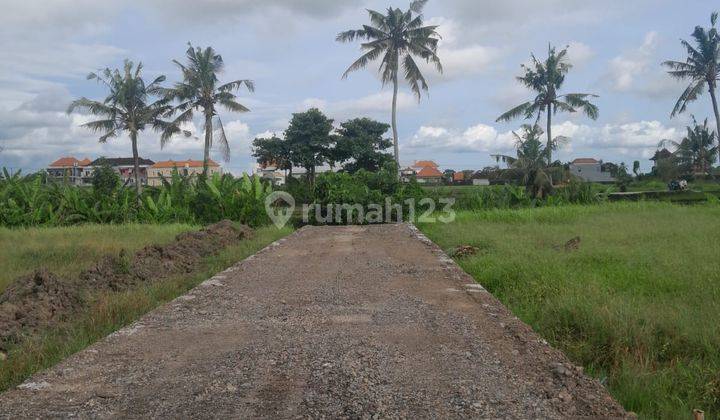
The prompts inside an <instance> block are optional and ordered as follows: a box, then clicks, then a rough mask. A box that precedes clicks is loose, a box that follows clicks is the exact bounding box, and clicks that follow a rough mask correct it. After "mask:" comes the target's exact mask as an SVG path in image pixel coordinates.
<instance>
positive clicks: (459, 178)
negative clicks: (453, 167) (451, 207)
mask: <svg viewBox="0 0 720 420" xmlns="http://www.w3.org/2000/svg"><path fill="white" fill-rule="evenodd" d="M452 178H453V183H456V184H462V183H464V182H465V173H463V172H455V173H454V174H453V177H452Z"/></svg>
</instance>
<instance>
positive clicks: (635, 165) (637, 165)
mask: <svg viewBox="0 0 720 420" xmlns="http://www.w3.org/2000/svg"><path fill="white" fill-rule="evenodd" d="M633 173H634V174H635V176H636V177H637V176H639V173H640V161H639V160H636V161H633Z"/></svg>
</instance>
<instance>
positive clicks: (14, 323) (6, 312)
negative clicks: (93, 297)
mask: <svg viewBox="0 0 720 420" xmlns="http://www.w3.org/2000/svg"><path fill="white" fill-rule="evenodd" d="M81 303H82V299H81V298H80V294H79V288H78V287H76V285H74V284H73V283H72V282H70V281H66V280H64V279H61V278H58V277H56V276H55V275H53V274H52V273H49V272H47V271H45V270H39V271H36V272H35V273H33V274H30V275H27V276H23V277H20V278H18V279H16V280H15V281H14V282H13V283H12V284H11V285H10V286H8V288H7V289H5V291H4V292H3V293H2V294H0V349H3V343H4V342H6V341H9V340H10V339H14V338H16V337H17V335H19V334H20V333H21V332H22V331H23V330H31V331H32V330H35V329H38V328H40V327H43V326H46V325H49V324H51V323H55V322H61V321H63V319H64V317H65V316H67V314H69V313H71V312H72V311H74V310H75V309H76V308H78V307H79V306H80V304H81Z"/></svg>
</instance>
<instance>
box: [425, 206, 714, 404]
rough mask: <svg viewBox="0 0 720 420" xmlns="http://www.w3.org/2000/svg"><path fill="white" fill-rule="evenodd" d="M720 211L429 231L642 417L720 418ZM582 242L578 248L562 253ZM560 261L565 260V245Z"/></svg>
mask: <svg viewBox="0 0 720 420" xmlns="http://www.w3.org/2000/svg"><path fill="white" fill-rule="evenodd" d="M718 220H720V206H718V205H716V204H714V205H711V204H708V205H695V206H679V205H673V204H666V203H642V202H641V203H610V204H602V205H598V206H563V207H548V208H540V209H519V210H490V211H477V212H460V213H459V214H458V217H457V219H456V221H455V223H451V224H447V225H443V224H433V225H430V224H428V225H423V226H421V229H422V230H423V231H424V232H425V233H426V234H427V235H428V236H429V237H430V238H432V239H433V240H434V241H435V242H437V243H438V244H440V246H442V247H444V248H447V249H451V248H453V247H454V246H456V245H461V244H469V245H474V246H477V247H478V248H479V249H480V252H479V253H478V254H477V255H475V256H472V257H467V258H462V259H459V260H458V263H459V264H460V265H461V266H462V267H463V268H464V269H465V270H466V271H467V272H468V273H470V274H471V275H472V276H474V277H475V279H476V280H477V281H478V282H480V283H481V284H483V285H484V286H485V287H486V288H487V289H488V290H490V291H491V292H492V293H493V294H494V295H495V296H497V297H498V298H499V299H500V300H501V301H502V302H503V303H505V304H506V305H507V306H508V307H509V308H510V309H511V310H512V311H513V312H514V313H515V314H516V315H517V316H519V317H520V318H521V319H523V320H524V321H525V322H527V323H529V324H530V325H532V326H533V328H535V329H536V330H537V331H538V332H539V333H540V334H541V335H542V336H544V337H545V338H546V339H548V340H549V341H550V342H552V343H553V344H554V345H555V346H557V347H559V348H561V349H563V350H564V351H565V352H566V354H568V356H570V357H571V358H572V359H573V360H575V361H576V362H577V363H580V364H582V365H584V366H585V367H586V369H587V370H588V371H589V372H590V373H591V374H593V375H595V376H597V377H598V378H600V379H601V380H602V381H603V382H605V383H606V385H607V386H608V387H609V389H610V391H611V392H612V394H613V395H614V396H615V397H616V398H617V399H618V400H619V401H620V402H621V403H622V404H623V405H624V406H625V407H626V408H627V409H628V410H632V411H635V412H637V413H639V414H640V416H641V417H644V418H687V417H688V416H689V413H690V411H691V409H692V408H701V409H704V410H705V411H706V412H707V413H708V414H709V417H710V418H713V417H717V416H718V413H720V352H719V351H718V349H720V241H718V238H720V223H718ZM575 236H579V237H580V239H581V242H580V248H579V249H578V250H576V251H570V252H566V251H564V250H562V245H563V244H564V243H565V242H566V241H568V240H569V239H571V238H574V237H575ZM558 245H559V246H560V247H559V248H560V250H557V246H558Z"/></svg>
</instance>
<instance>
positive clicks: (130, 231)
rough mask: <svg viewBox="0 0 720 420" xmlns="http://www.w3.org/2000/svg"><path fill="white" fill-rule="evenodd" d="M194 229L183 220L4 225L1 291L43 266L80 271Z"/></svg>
mask: <svg viewBox="0 0 720 420" xmlns="http://www.w3.org/2000/svg"><path fill="white" fill-rule="evenodd" d="M191 229H194V228H193V227H192V226H190V225H182V224H169V225H140V224H126V225H82V226H71V227H60V228H18V229H7V228H0V244H2V246H0V267H2V268H3V269H2V270H0V292H2V291H3V290H4V289H5V287H6V286H7V285H8V283H10V282H11V281H12V280H14V279H15V278H17V277H18V276H21V275H24V274H28V273H30V272H32V271H33V270H35V269H38V268H40V267H45V268H47V269H48V270H50V271H51V272H53V273H56V274H58V275H61V276H73V275H77V274H79V273H80V271H82V270H83V269H85V268H87V267H88V266H89V265H91V264H92V263H94V262H96V261H98V260H100V259H101V258H102V257H103V256H105V255H117V254H118V253H119V252H120V250H121V249H123V248H124V249H125V250H127V251H130V252H134V251H136V250H138V249H140V248H142V247H144V246H146V245H149V244H164V243H167V242H171V241H172V240H173V239H174V238H175V236H176V235H177V234H178V233H181V232H184V231H188V230H191Z"/></svg>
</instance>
